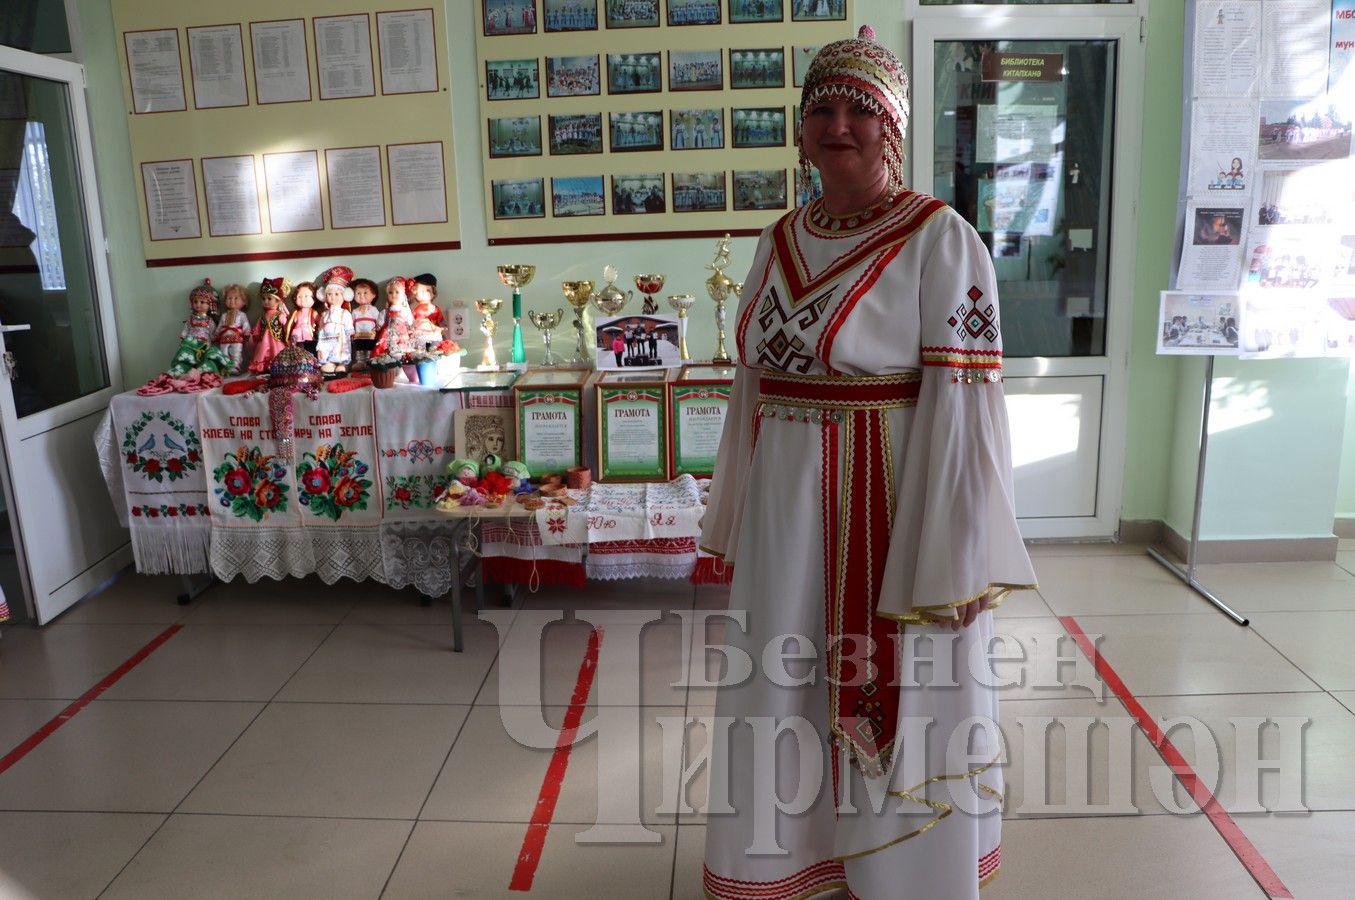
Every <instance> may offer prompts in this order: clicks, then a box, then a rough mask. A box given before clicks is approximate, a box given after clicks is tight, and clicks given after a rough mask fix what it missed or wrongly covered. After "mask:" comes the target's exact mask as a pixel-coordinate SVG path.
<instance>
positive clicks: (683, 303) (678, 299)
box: [668, 294, 696, 359]
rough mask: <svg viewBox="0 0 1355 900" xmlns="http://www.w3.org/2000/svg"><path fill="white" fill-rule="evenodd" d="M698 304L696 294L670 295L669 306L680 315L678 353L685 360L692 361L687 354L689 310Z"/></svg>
mask: <svg viewBox="0 0 1355 900" xmlns="http://www.w3.org/2000/svg"><path fill="white" fill-rule="evenodd" d="M695 303H696V295H695V294H669V295H668V305H669V306H671V307H673V309H675V310H677V314H678V352H679V355H681V357H682V358H683V359H691V358H692V356H691V354H690V353H688V352H687V310H689V309H691V308H692V305H693V304H695Z"/></svg>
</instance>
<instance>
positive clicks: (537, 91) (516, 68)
mask: <svg viewBox="0 0 1355 900" xmlns="http://www.w3.org/2000/svg"><path fill="white" fill-rule="evenodd" d="M539 69H540V67H539V66H538V65H537V62H536V58H535V57H533V58H531V59H487V60H485V96H487V97H488V98H489V99H490V100H535V99H536V98H538V97H540V96H541V81H540V71H539Z"/></svg>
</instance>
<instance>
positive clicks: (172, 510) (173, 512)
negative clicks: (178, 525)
mask: <svg viewBox="0 0 1355 900" xmlns="http://www.w3.org/2000/svg"><path fill="white" fill-rule="evenodd" d="M165 515H167V516H169V517H170V518H172V519H177V518H178V517H179V507H177V506H171V507H169V508H167V509H166V510H165Z"/></svg>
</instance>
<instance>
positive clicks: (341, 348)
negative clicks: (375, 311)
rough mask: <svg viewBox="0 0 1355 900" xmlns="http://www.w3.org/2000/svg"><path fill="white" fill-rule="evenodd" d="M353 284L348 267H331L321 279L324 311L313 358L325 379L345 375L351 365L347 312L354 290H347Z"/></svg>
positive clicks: (350, 328)
mask: <svg viewBox="0 0 1355 900" xmlns="http://www.w3.org/2000/svg"><path fill="white" fill-rule="evenodd" d="M352 280H353V270H352V269H350V268H348V267H347V266H334V267H333V268H331V269H328V270H326V271H325V273H324V274H323V275H321V276H320V283H321V284H323V285H324V290H323V296H324V299H325V311H324V312H323V313H321V314H320V325H319V330H318V331H317V332H316V341H315V357H316V359H318V360H319V361H320V371H321V372H323V373H324V374H326V375H332V374H334V373H335V372H340V371H347V369H348V364H349V363H351V362H352V361H353V314H352V313H351V312H349V310H348V304H349V303H350V302H352V300H353V289H352V288H350V287H349V286H348V283H349V282H350V281H352Z"/></svg>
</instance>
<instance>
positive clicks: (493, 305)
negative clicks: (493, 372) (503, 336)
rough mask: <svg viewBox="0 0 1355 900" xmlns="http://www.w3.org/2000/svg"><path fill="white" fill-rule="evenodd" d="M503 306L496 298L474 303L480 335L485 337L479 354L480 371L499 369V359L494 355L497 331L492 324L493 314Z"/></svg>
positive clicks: (483, 299) (496, 326) (482, 299)
mask: <svg viewBox="0 0 1355 900" xmlns="http://www.w3.org/2000/svg"><path fill="white" fill-rule="evenodd" d="M501 306H503V300H501V299H500V298H498V297H489V298H484V297H482V298H480V299H479V300H476V301H475V309H476V310H477V311H478V312H479V313H480V333H481V334H483V335H484V336H485V350H484V352H483V353H482V354H480V368H481V369H497V368H498V367H499V358H498V357H497V356H495V355H494V332H495V331H497V330H498V325H497V324H495V322H494V314H495V313H496V312H498V311H499V307H501Z"/></svg>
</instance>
